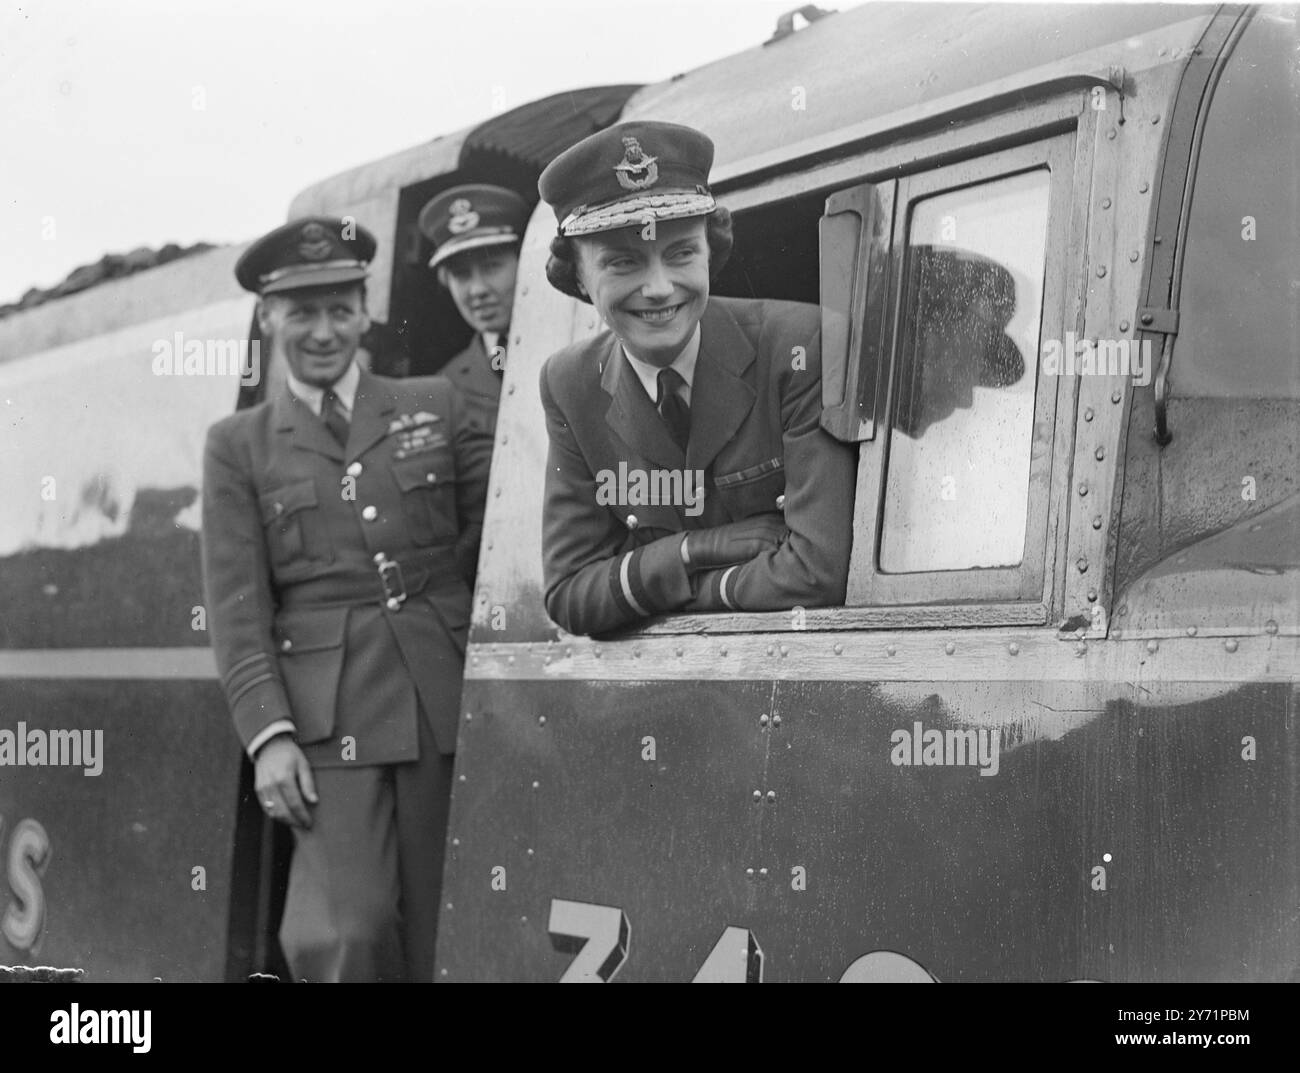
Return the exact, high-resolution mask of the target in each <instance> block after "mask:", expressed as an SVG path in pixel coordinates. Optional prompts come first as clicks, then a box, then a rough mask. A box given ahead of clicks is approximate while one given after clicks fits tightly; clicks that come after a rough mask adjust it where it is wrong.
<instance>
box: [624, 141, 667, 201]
mask: <svg viewBox="0 0 1300 1073" xmlns="http://www.w3.org/2000/svg"><path fill="white" fill-rule="evenodd" d="M658 160H659V158H658V157H654V156H646V155H645V153H644V151H643V150H642V149H641V143H640V142H639V141H637V140H636V139H635V138H624V139H623V159H622V160H621V161H619V163H617V164H615V165H614V178H616V179H617V180H618V185H619V186H621V187H622V188H623V189H624V190H644V189H646V187H649V186H654V184H655V183H657V182H658V181H659V164H658Z"/></svg>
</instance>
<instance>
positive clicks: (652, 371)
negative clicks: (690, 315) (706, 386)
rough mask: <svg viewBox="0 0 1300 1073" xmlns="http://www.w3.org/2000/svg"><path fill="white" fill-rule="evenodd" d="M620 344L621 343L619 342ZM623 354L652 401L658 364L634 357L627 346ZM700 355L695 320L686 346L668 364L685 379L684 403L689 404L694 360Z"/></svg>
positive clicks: (656, 384)
mask: <svg viewBox="0 0 1300 1073" xmlns="http://www.w3.org/2000/svg"><path fill="white" fill-rule="evenodd" d="M619 345H620V346H622V344H621V343H620V344H619ZM623 356H624V357H625V358H627V363H628V364H629V365H630V366H632V371H633V372H634V373H636V375H637V379H638V380H640V381H641V386H642V387H644V388H645V392H646V394H647V395H649V396H650V401H651V402H654V401H655V400H656V399H658V398H659V369H660V366H658V365H651V364H650V363H649V362H648V361H642V360H641V359H640V358H634V357H632V355H631V354H629V353H628V352H627V347H623ZM699 356H700V325H699V323H698V322H696V325H695V331H693V332H692V333H691V337H690V339H688V340H687V342H686V346H684V347H683V348H682V352H681V353H680V354H678V355H677V357H675V358H673V360H672V362H671V363H670V365H669V366H668V367H669V368H670V369H676V370H677V372H678V373H679V374H680V375H681V378H682V379H683V380H685V381H686V405H687V406H689V405H690V404H691V386H692V385H693V384H694V382H695V362H696V360H697V359H698V358H699Z"/></svg>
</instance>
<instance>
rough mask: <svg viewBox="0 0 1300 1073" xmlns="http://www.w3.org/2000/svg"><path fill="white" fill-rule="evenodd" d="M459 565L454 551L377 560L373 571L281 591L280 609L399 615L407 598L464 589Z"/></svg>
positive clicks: (327, 576) (328, 575)
mask: <svg viewBox="0 0 1300 1073" xmlns="http://www.w3.org/2000/svg"><path fill="white" fill-rule="evenodd" d="M464 585H465V582H464V580H463V579H462V577H461V575H460V565H459V563H458V562H457V561H456V554H455V552H454V551H453V550H451V549H439V550H438V551H436V552H429V553H426V554H424V555H419V556H411V557H409V558H406V559H402V560H400V561H398V560H395V559H389V558H388V557H387V556H385V555H382V554H381V555H376V556H375V565H374V568H373V569H371V570H355V571H348V572H347V573H333V572H331V573H325V574H321V575H319V576H318V577H312V578H307V579H305V580H303V581H297V582H294V583H293V584H291V585H286V586H284V587H282V588H281V589H280V607H281V609H282V610H286V611H287V610H291V609H293V608H298V607H341V606H351V605H354V604H372V603H377V604H379V605H380V606H382V607H386V608H388V610H389V611H398V610H400V609H401V606H402V604H403V603H405V602H406V600H407V598H408V597H411V596H415V595H418V594H419V593H421V592H423V591H424V590H425V589H428V588H433V589H435V590H436V589H441V588H464Z"/></svg>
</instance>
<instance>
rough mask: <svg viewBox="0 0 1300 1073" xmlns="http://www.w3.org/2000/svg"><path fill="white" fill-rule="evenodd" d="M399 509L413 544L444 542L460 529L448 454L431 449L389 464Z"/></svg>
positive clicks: (455, 534) (454, 483)
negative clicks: (400, 503) (395, 487)
mask: <svg viewBox="0 0 1300 1073" xmlns="http://www.w3.org/2000/svg"><path fill="white" fill-rule="evenodd" d="M393 478H394V479H395V480H396V481H397V488H398V490H399V491H400V492H401V493H402V513H403V515H404V516H405V518H406V525H407V528H408V530H409V532H410V537H411V542H412V543H413V544H421V545H422V544H446V543H448V542H450V541H454V540H455V539H456V537H457V535H458V534H459V532H460V526H459V524H458V523H457V520H456V470H455V466H454V464H453V462H452V458H451V454H450V453H449V452H447V451H432V452H429V453H426V454H421V455H419V456H418V457H415V458H407V459H403V460H402V461H400V462H395V463H394V464H393Z"/></svg>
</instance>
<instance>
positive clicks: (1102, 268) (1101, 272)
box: [1097, 265, 1106, 279]
mask: <svg viewBox="0 0 1300 1073" xmlns="http://www.w3.org/2000/svg"><path fill="white" fill-rule="evenodd" d="M1105 274H1106V266H1105V265H1098V266H1097V278H1098V279H1100V278H1101V277H1102V276H1104V275H1105Z"/></svg>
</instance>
